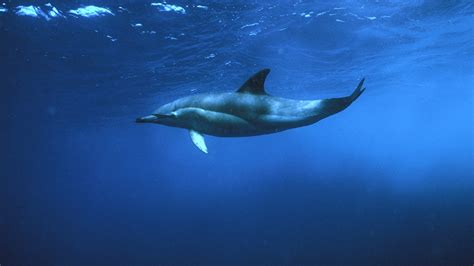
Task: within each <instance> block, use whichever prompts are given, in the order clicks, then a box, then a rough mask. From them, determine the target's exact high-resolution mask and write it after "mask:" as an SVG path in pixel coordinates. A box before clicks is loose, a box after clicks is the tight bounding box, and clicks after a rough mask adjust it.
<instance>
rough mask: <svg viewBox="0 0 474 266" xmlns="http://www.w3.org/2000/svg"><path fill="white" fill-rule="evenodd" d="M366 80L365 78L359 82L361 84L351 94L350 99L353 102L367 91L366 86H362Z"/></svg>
mask: <svg viewBox="0 0 474 266" xmlns="http://www.w3.org/2000/svg"><path fill="white" fill-rule="evenodd" d="M364 81H365V78H363V79H362V80H361V81H360V82H359V85H357V88H356V89H355V90H354V92H353V93H352V94H351V96H349V100H350V102H351V103H352V102H353V101H355V100H356V99H357V98H359V96H360V95H361V94H362V93H363V92H364V91H365V87H364V88H362V87H363V85H364Z"/></svg>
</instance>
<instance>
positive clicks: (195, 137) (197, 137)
mask: <svg viewBox="0 0 474 266" xmlns="http://www.w3.org/2000/svg"><path fill="white" fill-rule="evenodd" d="M189 135H190V136H191V139H192V141H193V143H194V145H196V147H198V149H200V150H201V151H202V152H204V153H207V147H206V142H205V141H204V136H203V135H202V134H201V133H199V132H197V131H194V130H192V129H190V130H189Z"/></svg>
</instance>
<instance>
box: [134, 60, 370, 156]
mask: <svg viewBox="0 0 474 266" xmlns="http://www.w3.org/2000/svg"><path fill="white" fill-rule="evenodd" d="M268 73H270V70H269V69H263V70H261V71H259V72H257V73H256V74H255V75H253V76H252V77H251V78H250V79H248V80H247V81H246V82H245V83H244V84H243V85H242V86H241V87H240V89H238V90H237V91H236V92H228V93H209V94H196V95H191V96H187V97H184V98H181V99H178V100H175V101H173V102H171V103H168V104H165V105H163V106H161V107H160V108H158V109H157V110H156V111H155V112H153V114H151V115H148V116H144V117H140V118H137V120H136V122H137V123H154V124H160V125H166V126H171V127H178V128H185V129H188V130H189V132H190V136H191V139H192V141H193V143H194V144H195V145H196V146H197V147H198V148H199V149H200V150H201V151H203V152H205V153H207V147H206V143H205V141H204V137H203V134H206V135H213V136H219V137H245V136H257V135H264V134H271V133H276V132H280V131H284V130H287V129H291V128H296V127H303V126H307V125H311V124H314V123H316V122H318V121H319V120H321V119H323V118H326V117H328V116H330V115H333V114H336V113H338V112H340V111H342V110H344V109H346V108H347V107H348V106H349V105H350V104H351V103H352V102H354V101H355V100H356V99H357V98H358V97H359V96H360V95H361V94H362V92H364V90H365V88H362V87H363V84H364V79H362V80H361V81H360V83H359V85H358V86H357V88H356V89H355V90H354V92H353V93H352V94H351V95H349V96H347V97H342V98H331V99H321V100H293V99H286V98H279V97H274V96H271V95H269V94H267V92H266V91H265V89H264V83H265V79H266V77H267V75H268Z"/></svg>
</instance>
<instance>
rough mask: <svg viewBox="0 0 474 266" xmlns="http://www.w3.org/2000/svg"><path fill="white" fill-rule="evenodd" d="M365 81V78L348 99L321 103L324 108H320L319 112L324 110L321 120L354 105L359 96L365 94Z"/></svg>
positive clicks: (332, 99)
mask: <svg viewBox="0 0 474 266" xmlns="http://www.w3.org/2000/svg"><path fill="white" fill-rule="evenodd" d="M364 81H365V78H363V79H362V80H361V81H360V82H359V85H357V88H356V89H355V90H354V92H353V93H352V94H351V95H349V96H346V97H342V98H331V99H324V100H322V101H321V103H322V106H323V108H322V109H321V108H318V111H319V112H320V110H324V111H323V112H322V113H321V115H320V116H319V119H322V118H324V117H328V116H330V115H333V114H335V113H338V112H340V111H342V110H344V109H346V108H347V107H348V106H349V105H351V103H353V102H354V101H355V100H356V99H357V98H359V96H360V95H361V94H362V93H363V92H364V90H365V88H364Z"/></svg>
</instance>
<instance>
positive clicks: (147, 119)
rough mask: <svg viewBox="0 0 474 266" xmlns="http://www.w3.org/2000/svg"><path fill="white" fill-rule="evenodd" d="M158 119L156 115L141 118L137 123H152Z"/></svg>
mask: <svg viewBox="0 0 474 266" xmlns="http://www.w3.org/2000/svg"><path fill="white" fill-rule="evenodd" d="M157 119H158V117H156V116H155V115H147V116H144V117H139V118H137V120H135V122H136V123H152V122H155V121H156V120H157Z"/></svg>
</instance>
